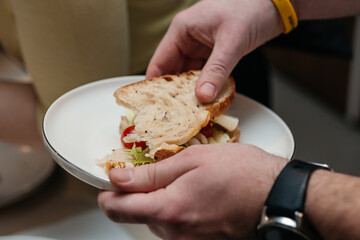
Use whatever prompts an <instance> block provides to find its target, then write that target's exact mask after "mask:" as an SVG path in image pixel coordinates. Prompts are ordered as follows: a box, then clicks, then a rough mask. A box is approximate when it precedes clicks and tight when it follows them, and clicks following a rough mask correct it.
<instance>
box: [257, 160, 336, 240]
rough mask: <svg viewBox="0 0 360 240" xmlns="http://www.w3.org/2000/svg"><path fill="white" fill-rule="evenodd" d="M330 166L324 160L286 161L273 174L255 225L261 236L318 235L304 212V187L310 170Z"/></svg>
mask: <svg viewBox="0 0 360 240" xmlns="http://www.w3.org/2000/svg"><path fill="white" fill-rule="evenodd" d="M317 169H326V170H330V171H331V169H330V168H329V167H328V166H327V165H326V164H319V163H310V162H304V161H299V160H292V161H290V162H289V163H288V164H287V165H286V166H285V168H284V169H283V170H282V171H281V173H280V175H279V176H278V177H277V179H276V181H275V183H274V185H273V187H272V189H271V191H270V193H269V196H268V198H267V200H266V202H265V206H264V208H263V211H262V216H261V220H260V224H259V225H258V226H257V234H258V239H261V240H285V239H286V240H310V239H311V240H312V239H321V237H320V236H319V234H318V233H317V232H316V231H315V229H314V228H313V227H312V225H311V224H309V222H308V221H307V220H306V216H305V215H304V203H305V198H306V190H307V185H308V181H309V178H310V176H311V174H312V173H313V172H314V171H315V170H317Z"/></svg>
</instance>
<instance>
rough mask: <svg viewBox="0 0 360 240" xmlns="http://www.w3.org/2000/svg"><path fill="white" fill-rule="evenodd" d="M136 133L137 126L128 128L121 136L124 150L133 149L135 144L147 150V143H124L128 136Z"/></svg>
mask: <svg viewBox="0 0 360 240" xmlns="http://www.w3.org/2000/svg"><path fill="white" fill-rule="evenodd" d="M134 133H136V130H135V126H134V125H133V126H130V127H128V128H126V129H125V130H124V131H123V132H122V134H121V143H122V145H123V146H124V148H132V147H133V145H134V144H135V146H136V147H142V148H146V142H145V141H140V142H124V137H126V136H127V135H128V134H134Z"/></svg>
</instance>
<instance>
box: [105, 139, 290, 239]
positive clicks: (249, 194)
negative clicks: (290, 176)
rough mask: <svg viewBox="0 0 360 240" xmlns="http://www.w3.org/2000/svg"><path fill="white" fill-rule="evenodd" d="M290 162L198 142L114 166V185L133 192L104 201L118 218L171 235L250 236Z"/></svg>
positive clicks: (111, 195) (253, 150)
mask: <svg viewBox="0 0 360 240" xmlns="http://www.w3.org/2000/svg"><path fill="white" fill-rule="evenodd" d="M235 156H236V157H235ZM286 162H287V160H285V159H283V158H279V157H275V156H273V155H270V154H268V153H266V152H264V151H262V150H260V149H258V148H256V147H253V146H250V145H242V144H215V145H201V146H200V145H195V146H191V147H189V148H187V149H185V150H183V151H182V152H180V153H178V154H176V155H174V156H173V157H171V158H168V159H165V160H162V161H160V162H158V163H156V164H150V165H145V166H140V167H136V168H128V169H115V170H112V171H111V172H110V179H111V181H112V184H113V185H114V186H116V187H117V188H118V189H119V190H122V191H126V192H128V193H125V192H123V193H121V192H120V193H117V192H102V193H100V195H99V199H98V200H99V204H100V207H101V208H102V209H103V211H104V212H105V213H106V214H107V216H108V217H109V218H111V219H112V220H113V221H116V222H120V223H124V222H126V223H129V222H130V223H145V224H148V225H149V227H150V229H151V230H152V231H153V232H154V233H155V234H157V235H158V236H160V237H162V238H165V239H180V238H181V237H183V238H182V239H193V238H195V237H196V238H199V239H223V238H226V237H236V236H237V237H240V236H242V237H244V236H247V238H246V239H249V238H252V237H254V236H253V234H254V231H253V230H254V229H255V226H256V222H257V220H258V218H259V216H260V212H261V207H262V206H263V204H264V201H265V198H266V196H267V193H268V192H269V190H270V188H271V185H272V183H273V181H274V180H275V178H276V176H277V175H278V173H279V172H280V170H281V169H282V167H283V166H284V165H285V164H286ZM264 166H265V167H264ZM259 176H261V177H259Z"/></svg>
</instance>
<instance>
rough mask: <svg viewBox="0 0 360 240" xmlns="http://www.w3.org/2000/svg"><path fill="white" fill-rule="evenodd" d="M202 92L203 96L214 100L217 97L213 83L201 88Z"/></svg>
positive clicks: (205, 84)
mask: <svg viewBox="0 0 360 240" xmlns="http://www.w3.org/2000/svg"><path fill="white" fill-rule="evenodd" d="M201 92H202V94H204V95H206V96H208V97H209V98H211V99H213V98H214V95H215V86H214V85H213V84H211V83H208V82H206V83H204V84H203V85H202V86H201Z"/></svg>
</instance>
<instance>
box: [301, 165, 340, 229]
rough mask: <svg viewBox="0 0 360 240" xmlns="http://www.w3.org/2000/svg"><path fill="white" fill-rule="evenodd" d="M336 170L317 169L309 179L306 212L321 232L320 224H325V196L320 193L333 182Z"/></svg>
mask: <svg viewBox="0 0 360 240" xmlns="http://www.w3.org/2000/svg"><path fill="white" fill-rule="evenodd" d="M334 174H336V173H334V172H329V171H325V170H318V171H315V172H314V173H313V174H312V176H311V178H310V181H309V184H308V189H307V196H306V201H305V214H306V215H307V217H308V219H309V221H310V222H311V223H316V225H314V224H313V226H314V228H315V229H316V230H317V231H318V232H319V233H320V234H321V228H319V227H321V226H320V225H319V224H325V225H326V223H325V222H324V219H323V216H321V215H322V214H321V212H322V211H321V206H320V205H322V202H323V201H324V198H323V196H320V195H319V193H321V192H323V191H324V189H327V188H328V184H329V183H330V182H331V181H330V180H331V178H333V177H334Z"/></svg>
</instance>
